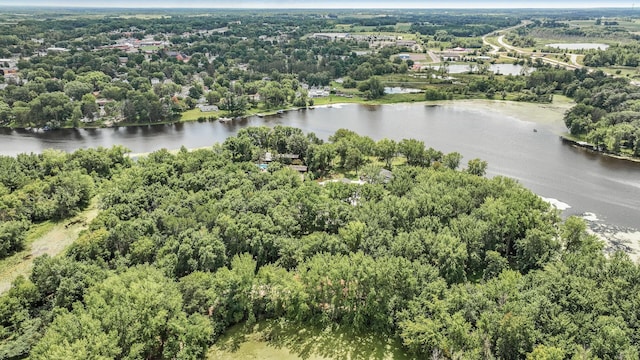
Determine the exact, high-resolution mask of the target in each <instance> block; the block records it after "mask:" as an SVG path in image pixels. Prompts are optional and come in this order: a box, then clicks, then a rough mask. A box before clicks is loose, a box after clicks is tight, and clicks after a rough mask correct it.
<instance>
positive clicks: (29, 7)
mask: <svg viewBox="0 0 640 360" xmlns="http://www.w3.org/2000/svg"><path fill="white" fill-rule="evenodd" d="M0 8H23V9H24V8H28V9H41V8H49V9H55V8H76V9H146V10H148V9H158V10H166V9H176V10H181V9H185V10H187V9H188V10H198V9H225V10H247V9H251V10H273V9H277V10H366V9H375V10H412V9H415V10H431V9H432V10H485V9H486V10H545V9H549V10H555V9H566V10H571V9H575V10H589V9H624V8H631V9H633V8H634V6H623V5H607V6H582V7H580V6H575V5H573V6H569V5H564V6H563V5H558V6H549V5H548V4H546V5H545V6H531V4H527V6H517V5H516V6H479V7H469V6H424V7H420V6H415V4H412V5H411V6H394V7H385V6H375V5H374V6H371V5H370V6H315V7H308V6H304V5H303V6H291V4H288V6H268V7H267V6H252V5H248V6H224V5H216V6H206V5H204V6H203V5H198V6H173V5H164V4H158V5H151V4H149V5H141V4H137V5H135V6H134V5H132V6H126V5H120V4H118V5H113V6H109V5H93V6H87V5H76V4H66V5H49V4H46V5H16V4H2V3H0Z"/></svg>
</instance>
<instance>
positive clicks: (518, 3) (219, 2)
mask: <svg viewBox="0 0 640 360" xmlns="http://www.w3.org/2000/svg"><path fill="white" fill-rule="evenodd" d="M634 1H635V0H630V1H616V0H611V1H593V0H564V1H549V0H543V1H532V0H524V1H523V0H493V1H482V0H481V1H471V0H446V1H443V0H435V1H434V0H399V1H394V0H343V1H339V0H316V1H309V0H306V1H295V0H235V1H232V0H108V1H105V0H18V1H16V0H0V6H38V7H42V6H48V7H51V6H63V7H69V6H72V7H110V8H114V7H116V8H118V7H119V8H307V9H308V8H314V9H317V8H363V9H372V8H385V9H389V8H394V9H395V8H427V9H428V8H434V9H435V8H467V9H470V8H597V7H629V8H631V7H632V6H633V4H634ZM638 3H639V4H638V5H640V0H638Z"/></svg>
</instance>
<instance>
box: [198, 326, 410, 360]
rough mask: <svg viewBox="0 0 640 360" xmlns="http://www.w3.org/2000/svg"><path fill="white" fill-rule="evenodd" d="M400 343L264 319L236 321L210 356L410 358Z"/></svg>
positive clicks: (313, 359)
mask: <svg viewBox="0 0 640 360" xmlns="http://www.w3.org/2000/svg"><path fill="white" fill-rule="evenodd" d="M409 358H410V357H409V356H408V355H407V354H406V353H405V352H404V351H403V349H402V346H401V344H400V343H399V342H398V341H396V340H393V339H388V338H385V337H382V336H380V335H367V334H355V333H353V332H351V331H349V330H347V329H343V328H339V327H337V326H334V327H332V328H331V327H329V328H321V327H314V326H310V325H297V324H291V323H288V322H284V321H281V322H275V321H269V322H267V321H263V322H259V323H258V324H256V325H254V326H251V327H248V328H247V327H246V326H243V325H236V326H234V327H232V328H231V329H229V330H228V331H227V332H226V334H225V335H224V336H223V337H222V338H221V339H220V340H218V341H217V342H216V344H215V345H214V346H213V347H211V349H210V350H209V353H208V354H207V359H211V360H213V359H217V360H232V359H238V360H240V359H242V360H244V359H261V360H276V359H277V360H297V359H305V360H325V359H340V360H348V359H351V360H355V359H362V360H365V359H372V360H383V359H399V360H400V359H409Z"/></svg>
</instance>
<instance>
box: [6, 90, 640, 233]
mask: <svg viewBox="0 0 640 360" xmlns="http://www.w3.org/2000/svg"><path fill="white" fill-rule="evenodd" d="M258 125H267V126H275V125H287V126H295V127H299V128H301V129H302V130H303V131H305V132H310V131H312V132H315V133H316V135H318V136H319V137H321V138H324V139H326V138H327V137H328V136H329V135H331V134H333V133H334V132H335V131H336V130H337V129H340V128H348V129H351V130H354V131H356V132H357V133H359V134H362V135H367V136H370V137H372V138H373V139H375V140H378V139H382V138H385V137H387V138H391V139H395V140H400V139H403V138H416V139H420V140H424V142H425V143H426V145H427V146H431V147H433V148H436V149H439V150H441V151H443V152H451V151H458V152H460V153H461V154H462V155H463V156H464V159H463V163H466V161H467V160H469V159H472V158H481V159H484V160H486V161H488V162H489V168H488V175H489V176H495V175H504V176H508V177H512V178H515V179H517V180H519V181H520V182H521V183H522V184H523V185H525V186H526V187H528V188H530V189H531V190H533V191H534V192H536V193H537V194H539V195H541V196H543V197H546V198H553V199H557V200H559V201H561V202H564V203H567V204H569V205H570V206H571V208H570V209H568V210H566V212H565V214H569V215H570V214H582V213H585V212H592V213H595V214H596V215H597V216H598V217H599V218H600V219H602V220H603V221H605V222H607V223H609V224H612V225H618V226H625V227H633V228H640V164H637V163H632V162H628V161H623V160H616V159H611V158H607V157H603V156H599V155H596V154H590V153H587V152H585V151H583V150H579V149H575V148H573V147H570V146H568V145H564V144H563V143H562V142H561V141H560V140H559V137H558V135H557V132H558V128H559V127H558V124H551V125H542V124H535V123H532V122H527V121H523V120H521V119H517V118H514V117H510V116H506V115H504V114H501V113H497V112H496V113H493V112H486V111H479V110H474V109H473V108H470V107H469V106H464V105H460V106H458V105H456V104H455V103H451V104H448V105H445V106H435V107H429V106H425V105H424V104H401V105H385V106H365V105H341V106H333V107H332V108H317V109H314V110H307V111H294V112H288V113H285V114H282V115H277V116H273V117H267V118H257V117H252V118H248V119H245V120H241V121H234V122H231V123H224V124H223V123H220V122H205V123H197V122H193V123H184V124H176V125H161V126H144V127H127V128H124V127H123V128H108V129H92V130H59V131H49V132H44V133H33V132H28V131H23V130H7V129H2V130H0V154H4V155H15V154H18V153H21V152H41V151H42V150H44V149H48V148H55V149H61V150H65V151H73V150H76V149H79V148H87V147H97V146H105V147H108V146H112V145H124V146H125V147H127V148H129V149H131V150H132V152H133V153H144V152H151V151H154V150H158V149H161V148H167V149H176V148H179V147H180V146H182V145H184V146H186V147H189V148H196V147H205V146H210V145H211V144H213V143H216V142H221V141H224V139H226V138H227V137H228V136H231V135H234V134H236V133H237V131H238V130H239V129H241V128H243V127H246V126H258ZM534 129H536V130H537V131H536V132H534Z"/></svg>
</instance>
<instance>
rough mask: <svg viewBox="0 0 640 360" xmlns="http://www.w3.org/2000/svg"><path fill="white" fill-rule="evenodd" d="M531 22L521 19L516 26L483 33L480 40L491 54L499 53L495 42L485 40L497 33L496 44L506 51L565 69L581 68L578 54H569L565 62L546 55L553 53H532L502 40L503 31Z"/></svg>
mask: <svg viewBox="0 0 640 360" xmlns="http://www.w3.org/2000/svg"><path fill="white" fill-rule="evenodd" d="M531 23H532V22H531V21H529V20H523V21H522V22H521V23H520V24H518V25H516V26H511V27H508V28H505V29H502V30H498V31H494V32H492V33H490V34H485V35H484V36H483V37H482V42H483V43H484V44H485V45H488V46H491V51H490V53H491V54H499V53H500V47H498V46H497V45H495V44H493V43H491V42H489V41H488V40H487V37H489V35H492V34H497V35H499V36H498V38H497V40H498V44H500V46H501V47H502V48H504V49H506V50H508V51H513V52H516V53H518V54H521V55H526V56H529V57H530V58H531V59H532V60H535V59H540V60H541V61H542V62H545V63H548V64H551V65H558V66H562V67H564V68H567V69H572V70H575V69H581V68H583V66H582V65H580V64H578V55H575V54H571V63H566V62H564V61H560V60H556V59H549V58H547V57H546V56H547V55H555V54H553V53H544V52H543V53H533V52H531V51H527V50H524V49H521V48H518V47H515V46H512V45H509V44H507V43H506V42H505V41H504V33H506V32H509V31H511V30H515V29H517V28H520V27H523V26H527V25H529V24H531ZM501 56H502V57H507V56H505V55H504V54H501Z"/></svg>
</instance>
